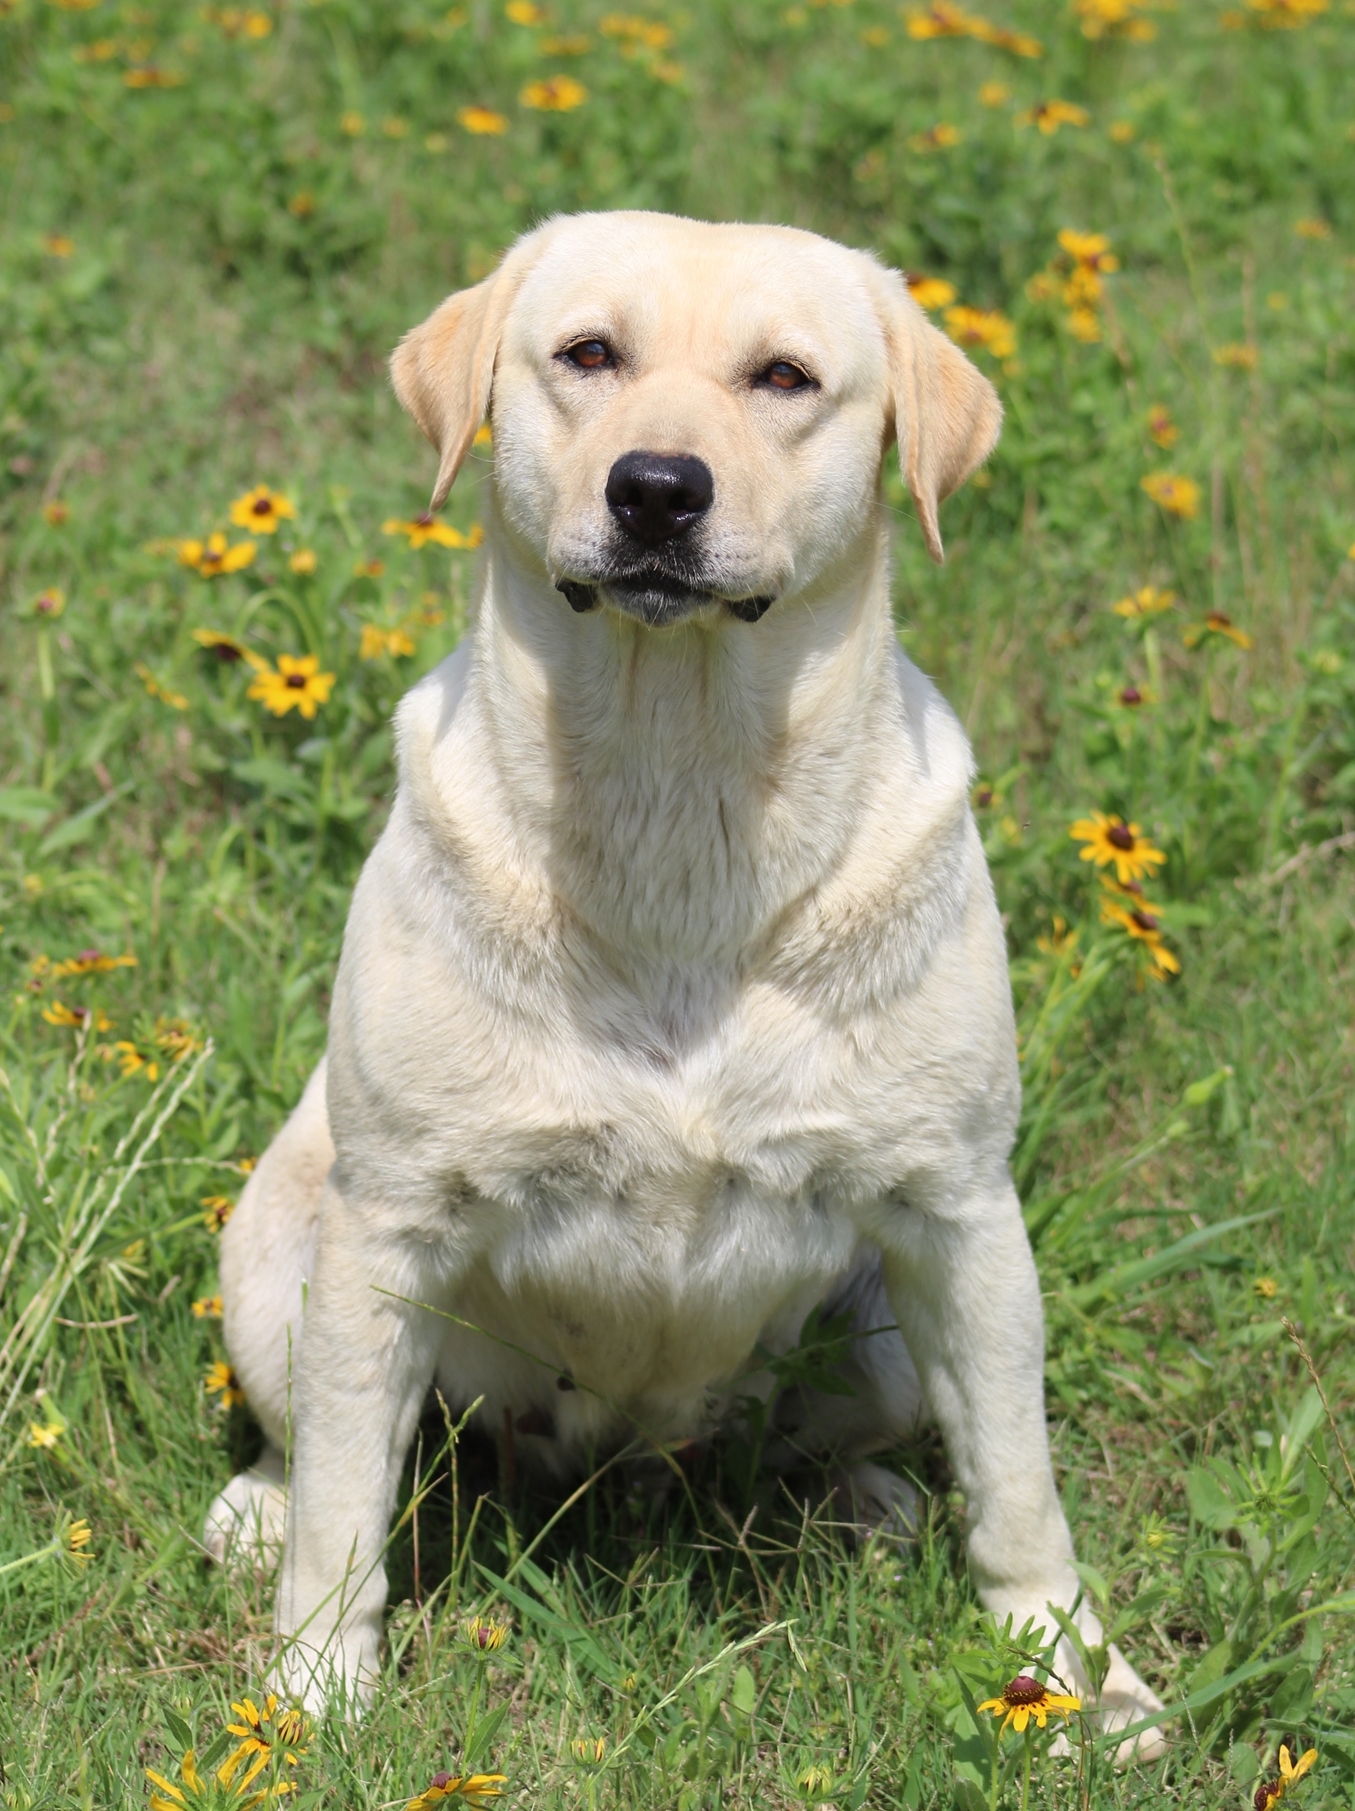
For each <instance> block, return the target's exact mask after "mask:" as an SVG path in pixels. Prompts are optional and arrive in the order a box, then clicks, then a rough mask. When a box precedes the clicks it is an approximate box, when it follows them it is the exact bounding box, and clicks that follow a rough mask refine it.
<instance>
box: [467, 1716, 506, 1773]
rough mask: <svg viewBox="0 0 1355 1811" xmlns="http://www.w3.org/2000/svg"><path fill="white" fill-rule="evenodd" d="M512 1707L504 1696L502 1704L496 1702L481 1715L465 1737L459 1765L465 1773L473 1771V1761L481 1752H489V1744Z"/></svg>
mask: <svg viewBox="0 0 1355 1811" xmlns="http://www.w3.org/2000/svg"><path fill="white" fill-rule="evenodd" d="M511 1709H512V1704H511V1703H510V1701H509V1700H508V1699H507V1698H505V1699H504V1701H503V1703H502V1704H496V1705H495V1707H494V1709H493V1710H491V1711H490V1713H489V1715H488V1716H487V1717H481V1719H480V1721H479V1722H478V1723H477V1724H476V1725H475V1728H474V1729H473V1730H472V1731H471V1733H470V1735H469V1736H468V1737H467V1739H466V1742H465V1745H464V1747H463V1748H462V1750H461V1767H462V1771H463V1772H465V1773H474V1772H475V1763H476V1762H477V1761H478V1760H479V1759H480V1756H481V1755H482V1754H487V1753H488V1752H489V1748H490V1744H491V1743H492V1742H493V1740H494V1738H495V1736H497V1735H498V1733H499V1731H500V1730H501V1729H502V1728H503V1725H504V1719H505V1718H506V1717H507V1715H508V1713H509V1711H510V1710H511Z"/></svg>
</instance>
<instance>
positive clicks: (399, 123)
mask: <svg viewBox="0 0 1355 1811" xmlns="http://www.w3.org/2000/svg"><path fill="white" fill-rule="evenodd" d="M381 130H382V131H383V132H384V133H385V135H386V137H387V138H408V137H409V121H408V120H403V119H398V118H396V117H395V116H394V115H392V116H391V118H389V119H383V120H382V122H381Z"/></svg>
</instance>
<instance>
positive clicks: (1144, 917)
mask: <svg viewBox="0 0 1355 1811" xmlns="http://www.w3.org/2000/svg"><path fill="white" fill-rule="evenodd" d="M1129 916H1130V917H1131V918H1132V919H1133V920H1134V923H1135V924H1136V925H1137V926H1138V927H1139V929H1140V930H1141V931H1155V930H1156V929H1157V927H1158V924H1159V922H1160V921H1159V920H1158V919H1156V918H1154V916H1153V914H1152V913H1151V912H1141V911H1139V910H1138V908H1137V907H1136V908H1135V909H1134V910H1133V911H1132V912H1131V913H1130V914H1129Z"/></svg>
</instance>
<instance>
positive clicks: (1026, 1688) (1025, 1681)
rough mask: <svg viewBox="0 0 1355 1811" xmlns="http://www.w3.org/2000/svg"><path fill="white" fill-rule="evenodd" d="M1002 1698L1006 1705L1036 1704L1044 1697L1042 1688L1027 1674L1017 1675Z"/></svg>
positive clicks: (1037, 1681) (1036, 1680) (1038, 1682)
mask: <svg viewBox="0 0 1355 1811" xmlns="http://www.w3.org/2000/svg"><path fill="white" fill-rule="evenodd" d="M1002 1696H1003V1697H1004V1698H1005V1699H1006V1700H1007V1702H1008V1704H1038V1703H1039V1702H1040V1699H1041V1698H1043V1697H1044V1687H1043V1686H1042V1685H1041V1684H1040V1681H1039V1680H1038V1679H1032V1678H1031V1676H1030V1674H1029V1673H1019V1674H1018V1675H1017V1677H1016V1678H1015V1679H1013V1680H1012V1682H1011V1684H1010V1685H1009V1686H1008V1687H1007V1689H1006V1691H1004V1692H1003V1694H1002Z"/></svg>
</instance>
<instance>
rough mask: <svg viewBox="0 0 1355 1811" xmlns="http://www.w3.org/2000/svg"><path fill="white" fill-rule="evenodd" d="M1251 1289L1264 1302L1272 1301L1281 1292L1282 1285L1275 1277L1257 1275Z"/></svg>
mask: <svg viewBox="0 0 1355 1811" xmlns="http://www.w3.org/2000/svg"><path fill="white" fill-rule="evenodd" d="M1251 1290H1252V1294H1253V1295H1255V1296H1258V1297H1259V1298H1260V1299H1261V1300H1262V1301H1263V1302H1271V1301H1274V1299H1275V1297H1276V1296H1277V1295H1278V1294H1279V1293H1280V1285H1279V1284H1278V1283H1277V1282H1276V1281H1275V1279H1274V1277H1257V1279H1256V1281H1255V1282H1254V1283H1253V1284H1252V1286H1251Z"/></svg>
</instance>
